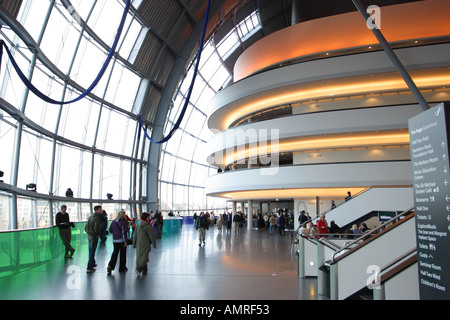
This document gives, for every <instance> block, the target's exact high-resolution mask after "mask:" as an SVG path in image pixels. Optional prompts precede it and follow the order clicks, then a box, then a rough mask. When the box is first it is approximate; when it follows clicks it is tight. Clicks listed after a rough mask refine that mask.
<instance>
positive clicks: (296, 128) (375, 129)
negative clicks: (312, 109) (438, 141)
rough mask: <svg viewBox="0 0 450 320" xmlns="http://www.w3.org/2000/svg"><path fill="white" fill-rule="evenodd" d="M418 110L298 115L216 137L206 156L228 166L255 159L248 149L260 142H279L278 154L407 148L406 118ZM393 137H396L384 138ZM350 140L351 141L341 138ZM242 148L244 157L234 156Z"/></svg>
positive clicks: (400, 108) (391, 108)
mask: <svg viewBox="0 0 450 320" xmlns="http://www.w3.org/2000/svg"><path fill="white" fill-rule="evenodd" d="M421 111H422V110H421V108H420V106H419V105H401V106H387V107H378V108H364V109H356V110H338V111H328V112H322V113H308V114H299V115H293V116H288V117H283V118H278V119H271V120H266V121H261V122H256V123H250V124H247V125H243V126H239V127H235V128H231V129H228V130H226V131H223V132H220V133H218V134H216V135H215V136H214V137H213V138H212V139H211V140H210V141H209V142H208V149H209V155H210V157H211V158H214V162H213V161H210V163H211V164H213V163H215V164H225V165H228V164H232V163H233V161H241V160H243V159H246V157H247V159H248V158H249V157H252V156H253V157H254V156H257V154H254V155H252V154H251V151H249V148H251V147H252V146H253V147H256V145H257V144H261V143H267V144H269V145H271V146H273V143H278V144H279V145H278V146H277V149H278V152H295V151H305V150H320V149H329V148H349V147H362V146H365V147H368V146H386V145H395V144H397V145H404V144H406V145H409V136H408V132H407V128H408V119H409V118H411V117H413V116H415V115H417V114H419V113H420V112H421ZM274 132H276V136H274V135H273V133H274ZM368 132H370V137H371V138H372V140H370V141H369V140H368V139H367V138H368V134H367V133H368ZM392 134H396V135H398V137H396V138H393V137H387V135H392ZM350 137H351V141H350V140H348V139H343V138H350ZM358 138H359V139H358ZM324 139H325V140H326V141H323V140H324ZM246 146H248V147H246ZM244 149H246V152H244V156H239V155H237V154H238V153H242V151H243V150H244ZM272 150H273V149H272ZM254 152H256V153H257V152H258V150H257V149H255V151H254ZM219 155H222V156H223V158H222V157H220V156H219Z"/></svg>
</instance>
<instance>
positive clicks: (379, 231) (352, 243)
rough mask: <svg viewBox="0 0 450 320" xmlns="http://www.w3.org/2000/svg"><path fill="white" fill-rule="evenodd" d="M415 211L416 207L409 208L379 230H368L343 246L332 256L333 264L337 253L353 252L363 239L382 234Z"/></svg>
mask: <svg viewBox="0 0 450 320" xmlns="http://www.w3.org/2000/svg"><path fill="white" fill-rule="evenodd" d="M413 210H414V207H411V208H409V209H408V210H405V211H403V212H401V213H399V214H398V215H396V216H395V217H393V218H392V219H390V220H388V221H386V222H385V223H383V224H382V225H381V226H379V227H378V228H375V229H373V230H368V231H366V232H365V233H363V234H362V235H361V236H360V237H358V238H357V239H355V240H354V241H351V242H350V243H348V244H346V245H345V246H343V247H342V248H341V249H339V250H337V251H335V252H334V253H333V255H332V256H331V260H330V261H331V262H335V260H334V258H335V256H336V254H337V253H341V252H342V251H343V250H352V249H350V247H351V246H353V245H354V244H356V243H360V242H361V240H363V238H364V239H365V238H367V237H369V236H373V235H374V234H377V233H382V231H383V229H385V228H387V227H389V226H391V225H392V223H394V222H397V221H398V219H399V218H400V217H401V216H404V215H405V214H408V213H411V212H412V211H413Z"/></svg>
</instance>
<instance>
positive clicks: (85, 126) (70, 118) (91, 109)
mask: <svg viewBox="0 0 450 320" xmlns="http://www.w3.org/2000/svg"><path fill="white" fill-rule="evenodd" d="M99 113H100V105H99V104H98V103H97V102H95V101H93V100H91V99H82V100H80V101H78V102H76V103H74V104H70V105H65V106H64V107H63V114H62V117H61V125H60V131H59V134H60V135H62V136H63V137H65V138H67V139H70V140H73V141H75V142H78V143H82V144H84V145H87V146H91V145H93V144H94V138H95V132H96V127H97V121H98V116H99Z"/></svg>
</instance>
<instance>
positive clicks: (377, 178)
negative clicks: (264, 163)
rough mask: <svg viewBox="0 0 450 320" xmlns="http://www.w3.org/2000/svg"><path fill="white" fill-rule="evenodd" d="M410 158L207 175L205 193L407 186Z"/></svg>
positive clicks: (235, 195) (259, 195) (311, 193)
mask: <svg viewBox="0 0 450 320" xmlns="http://www.w3.org/2000/svg"><path fill="white" fill-rule="evenodd" d="M411 183H412V172H411V164H410V161H408V160H406V161H385V162H360V163H334V164H313V165H294V166H281V167H278V166H272V167H265V168H252V169H246V170H240V171H229V172H223V173H218V174H215V175H212V176H210V177H209V178H207V180H206V190H205V193H206V194H207V195H209V196H219V197H225V198H229V199H231V200H241V199H242V200H245V199H292V198H306V197H316V196H321V197H331V198H335V197H342V196H343V195H345V194H346V193H347V191H352V194H355V193H357V192H358V191H360V190H362V189H364V188H367V187H386V186H390V187H394V186H395V187H405V186H411Z"/></svg>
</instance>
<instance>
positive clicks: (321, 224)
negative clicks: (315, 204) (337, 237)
mask: <svg viewBox="0 0 450 320" xmlns="http://www.w3.org/2000/svg"><path fill="white" fill-rule="evenodd" d="M317 229H319V232H318V233H319V235H323V234H327V233H328V222H327V220H326V219H325V214H324V213H321V214H320V218H319V220H317Z"/></svg>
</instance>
